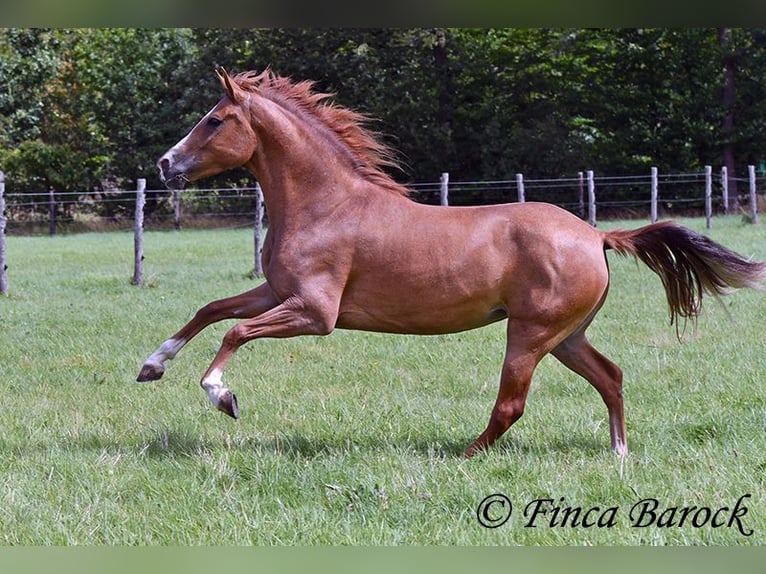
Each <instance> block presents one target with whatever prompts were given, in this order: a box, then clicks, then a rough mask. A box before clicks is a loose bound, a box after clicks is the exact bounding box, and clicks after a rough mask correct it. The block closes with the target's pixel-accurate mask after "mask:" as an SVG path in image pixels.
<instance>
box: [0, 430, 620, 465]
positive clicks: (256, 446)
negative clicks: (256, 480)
mask: <svg viewBox="0 0 766 574" xmlns="http://www.w3.org/2000/svg"><path fill="white" fill-rule="evenodd" d="M474 438H475V437H474V436H468V435H463V436H457V437H439V436H433V435H432V434H424V435H423V436H421V437H417V438H412V437H401V436H394V437H389V436H386V435H385V434H384V433H380V434H362V433H360V434H358V435H354V436H341V435H331V436H328V435H322V434H316V435H304V434H300V433H291V434H278V435H263V436H250V437H247V438H244V439H243V438H241V437H240V438H237V439H231V440H230V439H224V440H223V441H220V440H213V439H211V438H210V437H209V436H208V435H206V434H205V433H195V432H192V431H191V430H188V429H183V428H172V429H171V428H166V429H161V430H154V431H152V433H151V434H148V435H144V436H142V437H138V438H137V439H135V440H125V441H122V442H118V441H115V439H114V438H113V437H108V436H102V435H98V434H96V433H87V434H81V435H76V436H69V437H62V438H61V439H59V440H54V441H51V442H48V441H41V442H35V443H32V442H26V443H24V444H10V443H9V442H8V441H5V444H3V443H2V442H0V449H2V450H3V451H5V452H6V453H13V454H14V455H17V456H24V455H25V454H28V453H29V452H30V451H36V452H39V451H68V452H77V451H81V452H104V451H105V452H110V451H120V452H123V453H124V452H125V451H126V450H128V451H132V452H134V453H135V454H137V455H140V456H146V457H148V458H152V459H163V458H167V459H173V458H203V457H209V456H210V455H211V454H214V453H216V452H221V451H223V452H227V451H228V452H240V453H243V454H248V455H263V456H280V457H286V458H288V459H309V460H311V459H320V458H333V457H342V456H349V455H352V456H353V455H361V456H373V455H376V454H381V455H382V454H384V453H388V454H389V455H390V454H397V453H398V454H401V455H402V456H407V455H416V456H423V457H426V458H431V459H445V460H447V459H463V453H464V451H465V449H466V447H467V446H468V445H469V444H471V442H472V441H473V440H474ZM608 448H609V447H608V444H602V443H601V442H600V441H597V440H596V439H594V438H593V437H591V436H585V435H568V436H566V437H561V438H557V439H554V440H552V441H551V440H547V441H544V440H539V441H529V440H528V439H525V440H524V441H520V440H519V439H518V438H517V437H514V436H513V435H507V436H505V437H503V438H501V439H500V440H499V441H498V442H497V443H495V444H494V445H493V446H492V447H491V448H490V449H489V450H488V451H487V453H486V454H487V455H491V456H496V455H498V454H499V455H501V456H504V455H507V456H509V457H510V458H524V457H525V456H535V457H541V456H542V457H567V456H579V457H593V456H600V455H602V454H603V453H605V452H607V450H608ZM482 456H483V454H482V453H479V454H477V455H476V458H481V457H482Z"/></svg>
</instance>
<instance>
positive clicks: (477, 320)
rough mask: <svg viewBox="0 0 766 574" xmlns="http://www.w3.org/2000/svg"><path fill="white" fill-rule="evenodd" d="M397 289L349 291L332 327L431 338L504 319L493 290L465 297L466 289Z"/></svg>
mask: <svg viewBox="0 0 766 574" xmlns="http://www.w3.org/2000/svg"><path fill="white" fill-rule="evenodd" d="M394 284H396V282H394ZM398 286H399V287H400V288H399V289H393V288H392V289H390V290H387V291H384V292H382V291H378V289H374V288H371V289H363V288H361V286H356V288H352V289H349V290H348V291H347V292H346V294H345V296H344V300H343V301H342V302H341V307H340V312H339V315H338V321H337V324H336V327H338V328H340V329H356V330H361V331H378V332H384V333H403V334H418V335H435V334H441V333H454V332H458V331H465V330H468V329H475V328H477V327H482V326H484V325H488V324H490V323H494V322H495V321H499V320H502V319H505V318H506V317H507V312H506V309H505V306H504V305H503V303H502V301H501V293H500V292H494V290H493V289H489V288H484V289H472V290H470V292H468V293H467V292H464V289H467V288H468V286H467V285H461V286H459V287H458V286H456V285H452V288H451V289H449V290H443V288H442V289H440V287H436V286H434V287H427V288H423V287H421V286H416V285H409V286H407V285H402V283H401V282H400V283H399V284H398ZM376 287H377V286H376ZM408 287H409V288H408Z"/></svg>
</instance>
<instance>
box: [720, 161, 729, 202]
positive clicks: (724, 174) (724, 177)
mask: <svg viewBox="0 0 766 574" xmlns="http://www.w3.org/2000/svg"><path fill="white" fill-rule="evenodd" d="M721 197H722V199H723V212H724V214H726V213H728V212H729V174H728V170H727V169H726V166H723V167H722V168H721Z"/></svg>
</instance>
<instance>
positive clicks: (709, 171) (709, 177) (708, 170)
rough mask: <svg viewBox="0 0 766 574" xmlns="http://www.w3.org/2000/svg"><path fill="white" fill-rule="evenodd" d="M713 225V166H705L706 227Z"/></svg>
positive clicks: (710, 227)
mask: <svg viewBox="0 0 766 574" xmlns="http://www.w3.org/2000/svg"><path fill="white" fill-rule="evenodd" d="M712 227H713V168H712V167H710V166H709V165H706V166H705V228H706V229H712Z"/></svg>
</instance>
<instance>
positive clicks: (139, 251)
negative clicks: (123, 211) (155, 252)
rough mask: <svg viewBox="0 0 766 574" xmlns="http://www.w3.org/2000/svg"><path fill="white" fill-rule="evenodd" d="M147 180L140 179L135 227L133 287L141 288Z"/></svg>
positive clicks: (137, 190)
mask: <svg viewBox="0 0 766 574" xmlns="http://www.w3.org/2000/svg"><path fill="white" fill-rule="evenodd" d="M145 190H146V180H145V179H143V178H142V179H139V180H138V186H137V189H136V218H135V224H134V226H133V250H134V258H133V285H137V286H138V287H140V286H141V285H142V284H143V281H144V204H145V203H146V195H145V194H144V191H145Z"/></svg>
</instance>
